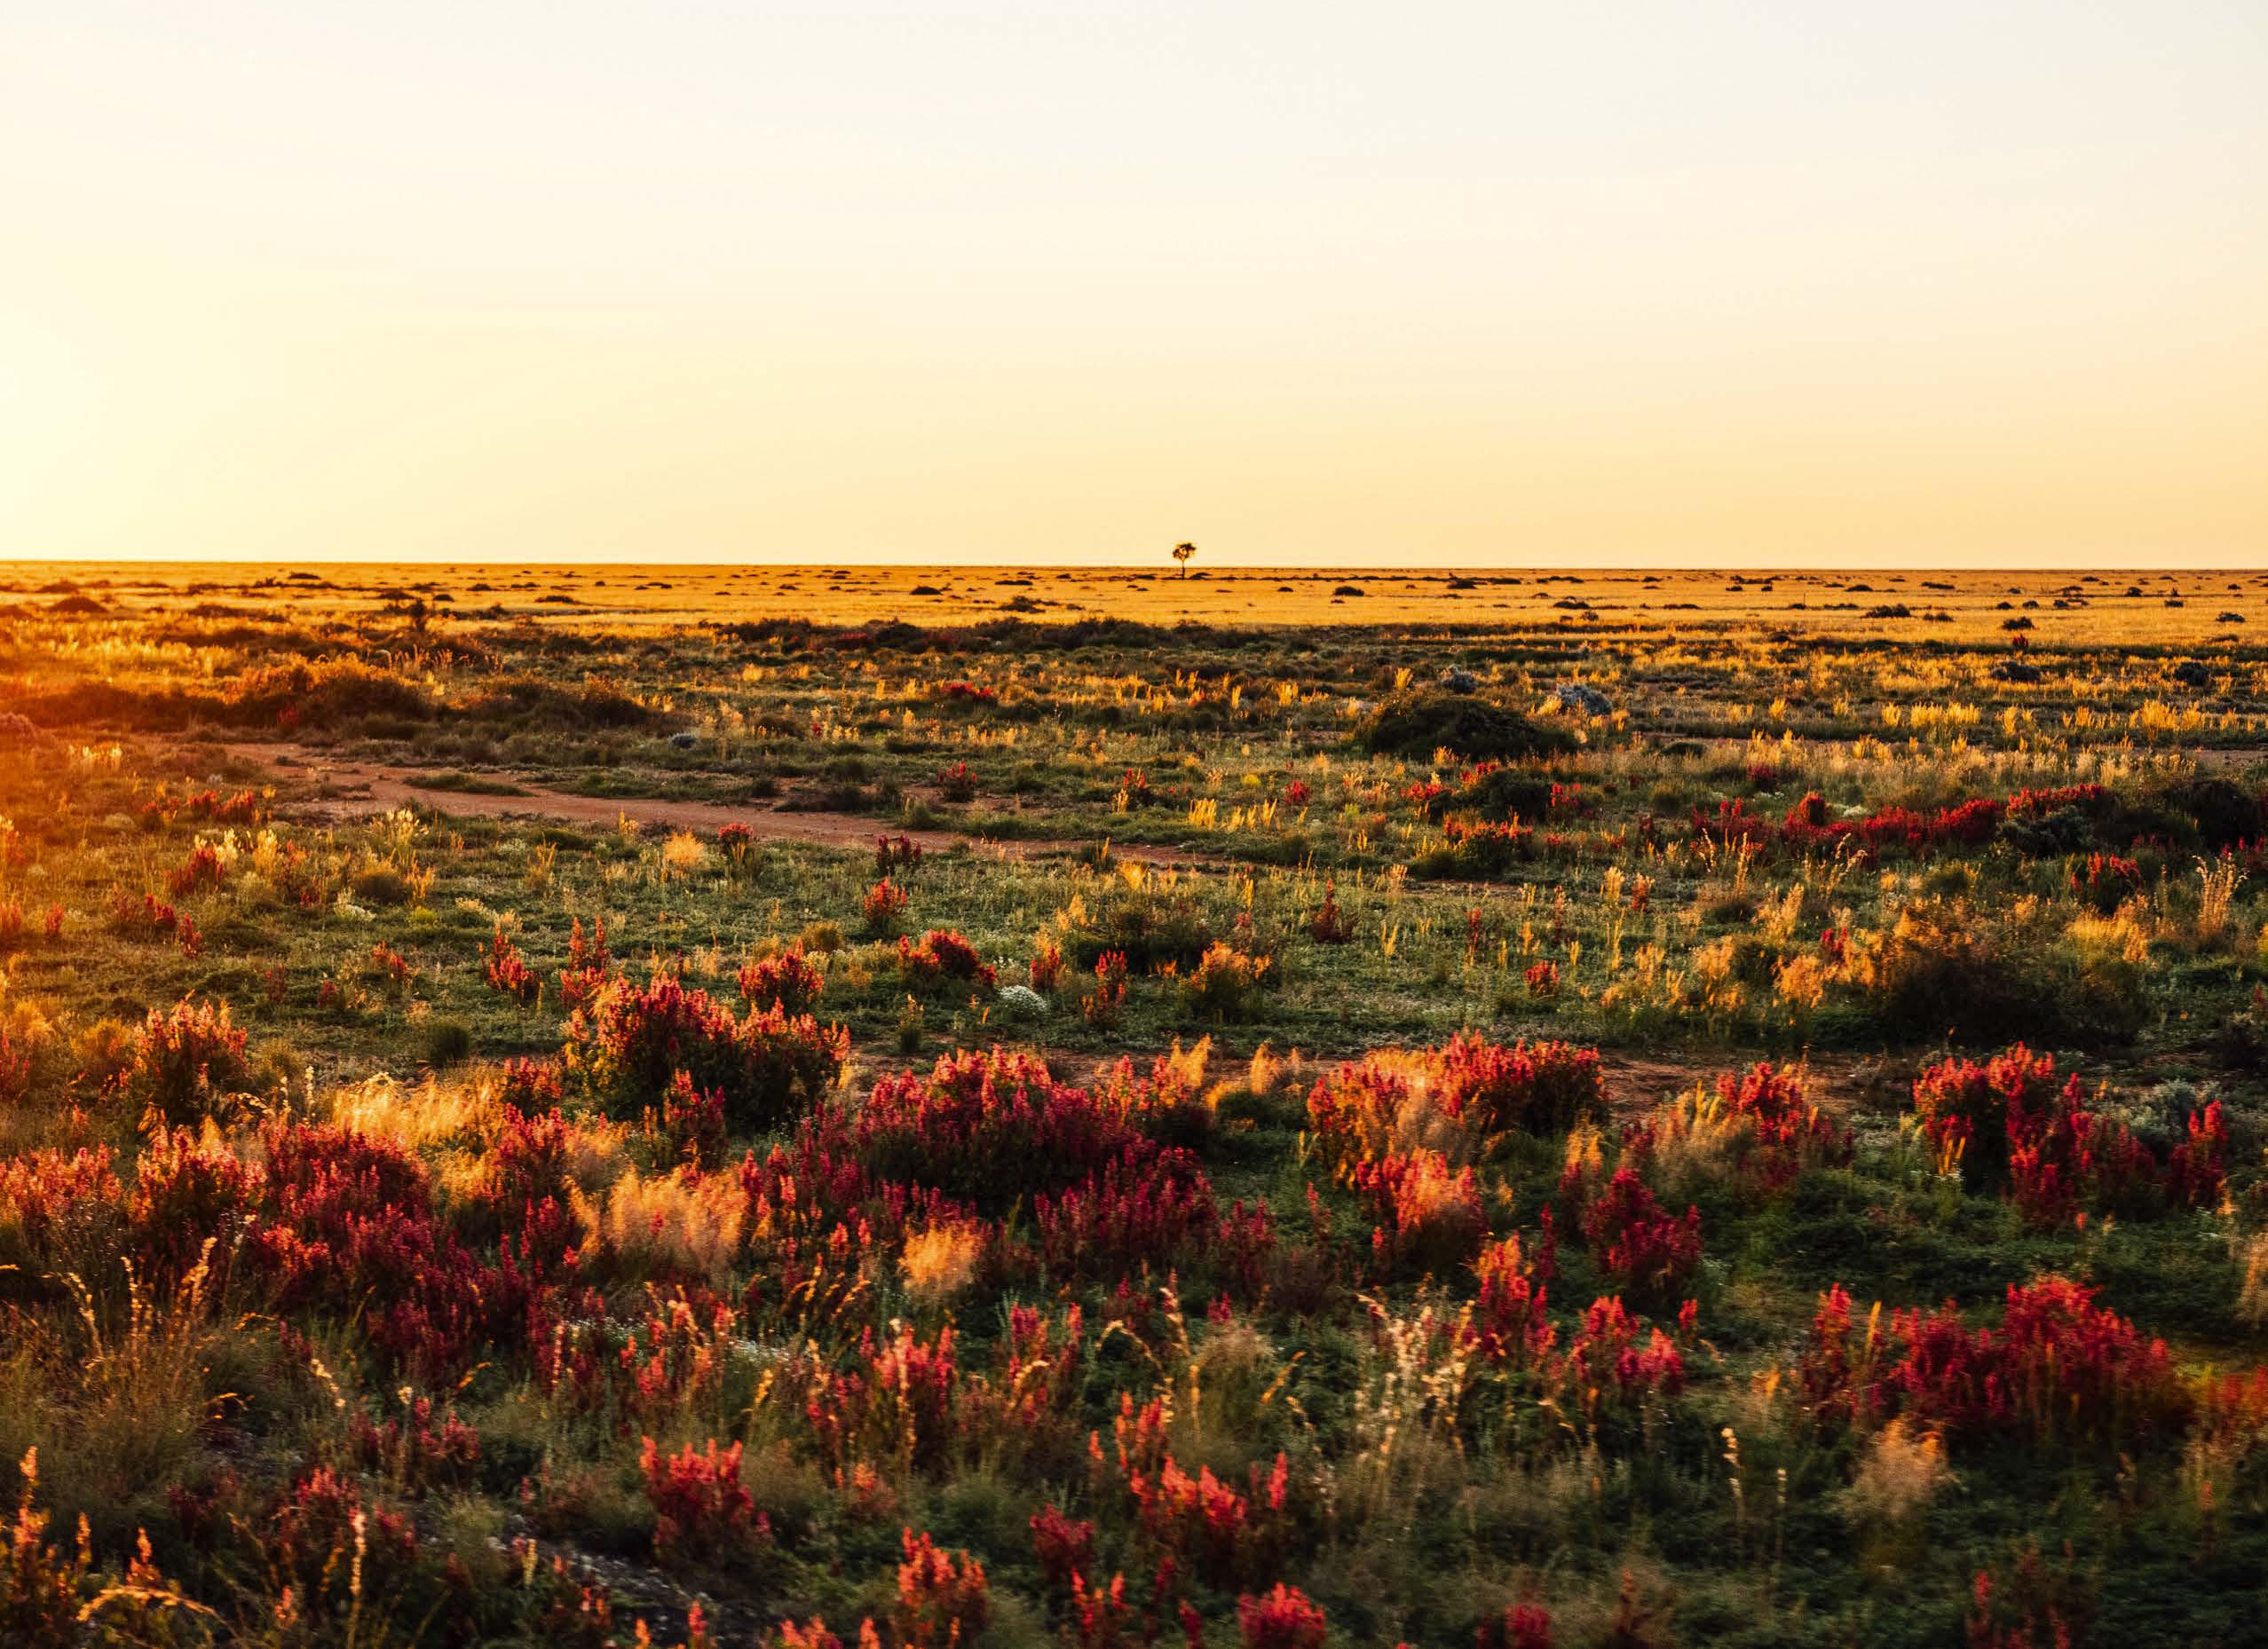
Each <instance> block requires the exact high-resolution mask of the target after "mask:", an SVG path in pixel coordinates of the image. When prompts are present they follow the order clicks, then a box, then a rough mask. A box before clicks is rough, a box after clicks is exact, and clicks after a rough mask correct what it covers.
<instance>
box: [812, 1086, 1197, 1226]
mask: <svg viewBox="0 0 2268 1649" xmlns="http://www.w3.org/2000/svg"><path fill="white" fill-rule="evenodd" d="M843 1145H844V1148H846V1149H847V1150H848V1151H849V1152H850V1153H851V1154H852V1155H854V1156H856V1157H857V1160H858V1161H859V1162H860V1163H861V1164H864V1166H865V1169H866V1170H867V1172H870V1173H872V1174H873V1175H874V1176H875V1177H876V1178H877V1179H881V1180H900V1181H904V1182H907V1183H910V1184H917V1185H923V1186H931V1187H936V1188H937V1189H939V1190H942V1191H943V1192H944V1193H945V1194H946V1195H949V1196H955V1197H960V1198H963V1199H965V1200H968V1201H970V1202H973V1203H978V1204H980V1205H982V1206H985V1207H988V1208H999V1209H1003V1210H1004V1209H1005V1208H1006V1207H1007V1206H1008V1203H1012V1202H1013V1201H1014V1200H1015V1198H1016V1197H1018V1196H1024V1195H1030V1194H1031V1193H1032V1192H1034V1191H1040V1190H1053V1189H1056V1188H1059V1187H1063V1186H1064V1185H1066V1184H1077V1183H1078V1182H1079V1181H1080V1180H1084V1179H1086V1178H1087V1176H1088V1175H1089V1174H1092V1173H1094V1172H1099V1171H1100V1170H1102V1168H1103V1167H1104V1166H1106V1165H1107V1164H1110V1163H1112V1162H1116V1161H1121V1160H1128V1159H1136V1158H1143V1157H1146V1156H1150V1155H1151V1154H1153V1153H1155V1151H1156V1148H1155V1147H1154V1146H1152V1145H1151V1144H1150V1141H1149V1140H1147V1139H1146V1138H1145V1137H1144V1136H1143V1135H1142V1132H1141V1130H1140V1129H1139V1128H1138V1127H1137V1126H1136V1125H1135V1124H1134V1121H1133V1119H1132V1118H1131V1116H1129V1115H1128V1114H1127V1112H1126V1109H1125V1108H1124V1107H1120V1106H1114V1105H1110V1104H1106V1103H1104V1102H1103V1101H1102V1100H1101V1099H1099V1098H1098V1097H1097V1096H1096V1095H1094V1093H1090V1092H1088V1091H1087V1089H1085V1088H1079V1087H1075V1086H1073V1085H1071V1084H1069V1083H1063V1082H1058V1081H1056V1080H1055V1077H1054V1075H1053V1074H1052V1073H1050V1072H1049V1070H1048V1069H1047V1064H1046V1062H1045V1061H1042V1060H1040V1059H1039V1058H1038V1057H1037V1056H1036V1055H1033V1054H1030V1053H1020V1052H1015V1051H1009V1050H1002V1049H998V1048H996V1049H993V1050H992V1051H990V1052H988V1053H972V1052H969V1051H968V1050H962V1051H960V1052H957V1053H949V1054H945V1055H944V1056H943V1057H941V1058H939V1059H938V1061H936V1065H935V1066H933V1067H932V1068H931V1069H930V1070H929V1073H928V1075H926V1076H923V1075H921V1074H918V1073H916V1072H913V1071H905V1072H900V1073H897V1074H895V1075H891V1076H886V1077H882V1078H881V1080H880V1081H878V1082H877V1083H875V1085H874V1089H873V1093H872V1094H870V1095H869V1096H868V1098H867V1100H866V1102H865V1105H864V1106H863V1107H861V1108H860V1109H859V1110H858V1112H857V1116H856V1118H855V1119H854V1120H853V1122H852V1123H851V1125H850V1133H849V1137H848V1138H847V1139H846V1140H844V1141H843ZM1186 1165H1188V1164H1185V1163H1184V1162H1183V1160H1182V1159H1181V1158H1179V1157H1176V1158H1173V1159H1170V1160H1169V1161H1168V1162H1167V1164H1166V1168H1167V1170H1168V1172H1172V1171H1174V1170H1176V1169H1180V1168H1182V1167H1185V1166H1186Z"/></svg>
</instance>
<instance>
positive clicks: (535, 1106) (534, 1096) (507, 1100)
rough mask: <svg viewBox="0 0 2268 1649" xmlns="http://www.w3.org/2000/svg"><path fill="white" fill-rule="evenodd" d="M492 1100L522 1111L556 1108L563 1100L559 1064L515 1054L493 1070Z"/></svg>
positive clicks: (565, 1094) (552, 1060)
mask: <svg viewBox="0 0 2268 1649" xmlns="http://www.w3.org/2000/svg"><path fill="white" fill-rule="evenodd" d="M496 1097H497V1099H498V1100H500V1101H502V1102H503V1103H504V1104H506V1105H508V1106H513V1107H516V1108H518V1109H520V1110H523V1111H534V1110H539V1109H551V1108H554V1107H556V1106H557V1105H558V1104H559V1103H560V1102H561V1101H563V1100H565V1098H566V1097H567V1090H566V1084H565V1077H564V1076H563V1074H562V1072H561V1069H560V1065H559V1061H557V1060H555V1059H526V1058H523V1057H521V1056H519V1055H517V1054H515V1055H514V1056H513V1057H511V1058H510V1059H508V1060H506V1061H504V1062H503V1063H502V1064H501V1065H499V1066H497V1067H496Z"/></svg>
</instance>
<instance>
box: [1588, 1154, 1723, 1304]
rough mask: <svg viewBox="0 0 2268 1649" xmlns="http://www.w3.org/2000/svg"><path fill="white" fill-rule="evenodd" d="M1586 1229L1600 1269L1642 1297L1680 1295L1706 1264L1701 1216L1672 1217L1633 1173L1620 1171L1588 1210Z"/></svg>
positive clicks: (1693, 1213)
mask: <svg viewBox="0 0 2268 1649" xmlns="http://www.w3.org/2000/svg"><path fill="white" fill-rule="evenodd" d="M1582 1226H1583V1235H1584V1238H1585V1239H1586V1240H1587V1241H1588V1242H1589V1243H1590V1244H1591V1255H1592V1258H1593V1259H1595V1260H1596V1261H1597V1262H1598V1263H1599V1266H1600V1268H1601V1269H1602V1270H1604V1271H1606V1272H1607V1273H1608V1274H1609V1275H1611V1276H1614V1277H1616V1278H1618V1279H1619V1280H1620V1281H1621V1282H1622V1283H1623V1286H1624V1287H1625V1288H1627V1289H1630V1290H1633V1291H1635V1292H1638V1293H1641V1294H1647V1295H1651V1296H1655V1297H1660V1296H1664V1295H1669V1294H1671V1293H1674V1292H1675V1291H1676V1290H1679V1289H1681V1288H1683V1287H1684V1286H1685V1284H1686V1282H1687V1280H1688V1279H1690V1278H1691V1277H1692V1275H1693V1272H1694V1267H1695V1266H1697V1265H1699V1264H1700V1263H1701V1211H1700V1210H1698V1209H1695V1208H1688V1209H1687V1210H1686V1211H1685V1217H1684V1218H1683V1219H1673V1218H1671V1216H1670V1215H1669V1214H1668V1213H1666V1212H1664V1211H1663V1207H1662V1205H1661V1203H1658V1202H1657V1201H1656V1200H1655V1196H1654V1193H1653V1191H1652V1190H1651V1189H1650V1188H1649V1187H1648V1186H1647V1184H1646V1182H1645V1180H1641V1179H1640V1177H1639V1175H1638V1171H1637V1170H1635V1169H1633V1168H1617V1169H1616V1170H1615V1172H1614V1177H1613V1178H1612V1179H1610V1180H1608V1181H1607V1184H1606V1187H1605V1188H1604V1189H1603V1190H1601V1191H1600V1193H1599V1195H1597V1196H1596V1197H1595V1198H1593V1199H1592V1201H1591V1203H1589V1205H1588V1206H1587V1207H1585V1208H1584V1210H1583V1214H1582Z"/></svg>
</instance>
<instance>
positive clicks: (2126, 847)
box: [0, 565, 2268, 1649]
mask: <svg viewBox="0 0 2268 1649" xmlns="http://www.w3.org/2000/svg"><path fill="white" fill-rule="evenodd" d="M2254 625H2260V626H2262V627H2263V628H2262V630H2261V631H2260V632H2259V634H2260V635H2263V636H2264V637H2268V578H2264V577H2262V576H2257V575H2251V574H2241V575H2239V574H2225V573H2216V574H2204V573H2180V574H2176V575H2170V576H2169V575H2167V574H2164V573H2162V572H2153V573H2152V574H2149V575H2147V576H2143V577H2137V578H2129V577H2125V576H2112V575H2076V574H2074V575H2057V576H2043V575H2036V574H2033V575H2024V576H2021V577H2019V576H2014V575H1982V574H1965V575H1958V576H1956V575H1943V576H1937V575H1928V574H1921V573H1908V574H1882V573H1868V574H1860V575H1848V576H1829V575H1823V574H1810V575H1794V574H1784V573H1783V574H1777V575H1764V574H1758V575H1754V576H1739V577H1735V576H1731V575H1726V576H1717V577H1712V578H1710V579H1708V580H1696V579H1690V578H1682V577H1679V576H1672V575H1667V574H1662V575H1650V576H1649V575H1646V574H1640V573H1615V574H1600V573H1592V574H1568V573H1551V574H1542V573H1520V574H1515V573H1507V572H1473V573H1467V574H1441V575H1428V576H1426V577H1424V578H1418V577H1413V576H1411V575H1403V574H1400V573H1395V574H1378V575H1371V574H1344V575H1342V574H1322V575H1318V574H1315V573H1312V572H1303V573H1299V574H1276V573H1254V572H1237V573H1235V574H1233V575H1232V574H1229V573H1228V572H1215V573H1213V575H1212V576H1210V577H1208V576H1205V574H1203V573H1197V574H1193V575H1192V576H1190V577H1189V578H1188V579H1183V578H1181V577H1178V576H1176V575H1174V573H1171V572H1168V573H1165V574H1162V575H1155V574H1153V575H1134V574H1127V573H1116V574H1106V573H1099V572H1079V573H1069V572H1066V573H1063V574H1057V573H1055V572H1053V571H1051V570H1039V571H1033V572H999V571H983V572H971V571H969V570H967V569H959V570H952V571H943V570H937V569H896V570H889V571H887V572H866V573H859V572H843V571H840V570H836V571H829V570H824V569H800V570H789V569H768V570H733V571H731V572H723V571H716V570H709V571H687V570H666V571H663V570H651V569H636V568H627V569H625V568H614V569H581V570H578V571H573V572H567V571H556V570H546V569H533V570H511V571H505V570H500V569H493V568H492V569H485V570H484V569H474V568H446V569H442V568H432V567H418V568H408V567H397V568H367V567H366V568H321V569H313V570H305V571H300V572H291V571H288V570H274V569H244V568H223V569H204V570H199V571H194V572H192V571H188V570H183V569H162V568H140V569H136V568H115V569H87V568H80V569H75V570H64V569H59V568H52V567H29V566H22V565H18V566H13V567H9V566H4V565H0V970H4V971H0V1515H4V1517H5V1518H6V1519H7V1522H8V1530H7V1540H6V1546H5V1550H4V1552H0V1644H5V1645H32V1646H44V1645H80V1644H104V1645H224V1644H226V1645H234V1644H248V1645H273V1646H274V1649H285V1646H288V1645H332V1644H352V1645H365V1646H369V1649H380V1646H386V1645H451V1646H454V1645H555V1646H557V1649H616V1646H618V1645H636V1644H647V1643H651V1644H654V1645H696V1644H710V1645H728V1644H730V1645H783V1646H786V1649H819V1646H821V1645H859V1644H862V1643H872V1644H875V1645H881V1646H884V1649H888V1646H892V1645H920V1646H921V1649H934V1646H941V1645H970V1646H972V1649H973V1646H976V1645H999V1646H1001V1649H1008V1646H1011V1645H1041V1644H1065V1645H1087V1646H1089V1649H1102V1646H1104V1645H1113V1646H1120V1649H1128V1646H1131V1645H1149V1644H1160V1645H1213V1646H1214V1649H1229V1646H1231V1645H1243V1646H1244V1649H1322V1646H1323V1645H1372V1644H1376V1645H1393V1644H1397V1643H1406V1644H1410V1645H1460V1646H1461V1645H1478V1646H1481V1649H1544V1646H1545V1645H1561V1646H1563V1649H1586V1646H1589V1645H1623V1646H1635V1645H1680V1644H1688V1645H1699V1644H1737V1645H1947V1644H1953V1645H1961V1644H1966V1645H1974V1646H1978V1649H1983V1646H1991V1649H2055V1646H2056V1645H2066V1644H2069V1645H2087V1644H2104V1645H2120V1646H2121V1649H2130V1646H2138V1645H2241V1644H2256V1643H2262V1642H2268V1606H2264V1604H2263V1601H2262V1597H2263V1591H2264V1582H2263V1576H2264V1574H2268V1172H2264V1169H2268V1156H2264V1148H2268V793H2264V786H2268V641H2261V642H2256V641H2255V640H2253V639H2251V637H2252V636H2253V635H2254V634H2255V632H2254V631H2253V630H2252V626H2254Z"/></svg>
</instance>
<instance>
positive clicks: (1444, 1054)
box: [1308, 1032, 1606, 1159]
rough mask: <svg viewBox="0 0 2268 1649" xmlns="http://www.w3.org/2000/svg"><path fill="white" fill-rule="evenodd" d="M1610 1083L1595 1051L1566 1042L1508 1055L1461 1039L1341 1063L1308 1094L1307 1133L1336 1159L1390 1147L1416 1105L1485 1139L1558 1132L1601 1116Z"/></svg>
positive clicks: (1519, 1048)
mask: <svg viewBox="0 0 2268 1649" xmlns="http://www.w3.org/2000/svg"><path fill="white" fill-rule="evenodd" d="M1605 1097H1606V1082H1605V1078H1604V1077H1603V1076H1602V1075H1601V1074H1600V1067H1599V1054H1598V1051H1597V1050H1596V1049H1594V1048H1577V1047H1575V1046H1573V1045H1570V1044H1569V1043H1565V1042H1537V1043H1528V1042H1520V1043H1516V1044H1514V1045H1512V1046H1510V1047H1505V1046H1504V1045H1502V1044H1500V1043H1494V1042H1490V1041H1487V1040H1485V1039H1484V1038H1479V1037H1468V1036H1466V1035H1464V1034H1463V1033H1461V1032H1460V1033H1459V1034H1458V1035H1457V1036H1456V1037H1453V1038H1450V1040H1449V1041H1448V1042H1447V1043H1444V1044H1443V1045H1441V1046H1439V1047H1433V1048H1418V1049H1413V1050H1410V1051H1407V1052H1403V1051H1395V1050H1387V1051H1381V1052H1379V1053H1371V1054H1369V1055H1367V1056H1366V1057H1365V1058H1363V1060H1362V1061H1360V1062H1358V1063H1352V1064H1345V1063H1342V1064H1341V1065H1339V1067H1338V1068H1337V1069H1335V1070H1333V1071H1332V1073H1331V1074H1330V1075H1329V1076H1327V1077H1323V1078H1322V1079H1321V1080H1319V1081H1318V1082H1317V1083H1316V1085H1315V1088H1314V1089H1313V1091H1312V1092H1310V1093H1309V1094H1308V1125H1309V1126H1310V1127H1311V1128H1312V1129H1313V1130H1314V1132H1316V1135H1317V1136H1318V1137H1319V1138H1321V1139H1322V1140H1324V1141H1326V1142H1327V1143H1328V1144H1329V1145H1330V1146H1331V1147H1332V1149H1333V1150H1334V1151H1335V1152H1336V1153H1337V1154H1338V1155H1339V1156H1341V1157H1342V1158H1347V1157H1352V1158H1355V1159H1362V1158H1367V1157H1372V1156H1379V1155H1381V1154H1383V1153H1384V1152H1386V1151H1387V1150H1388V1149H1390V1148H1391V1144H1390V1142H1391V1140H1393V1139H1394V1138H1395V1131H1396V1128H1397V1126H1398V1124H1399V1121H1400V1119H1401V1118H1402V1117H1403V1115H1404V1113H1405V1111H1407V1110H1408V1109H1410V1108H1411V1105H1412V1104H1413V1102H1414V1101H1423V1102H1424V1104H1425V1105H1426V1106H1427V1107H1429V1108H1430V1109H1433V1110H1434V1111H1435V1112H1436V1113H1438V1114H1440V1115H1442V1116H1446V1117H1449V1118H1450V1119H1452V1120H1459V1121H1467V1122H1469V1123H1470V1124H1472V1126H1474V1128H1477V1129H1478V1130H1480V1131H1481V1132H1483V1133H1498V1132H1504V1131H1505V1130H1507V1129H1511V1128H1521V1129H1524V1130H1527V1131H1529V1132H1537V1133H1545V1132H1559V1131H1561V1130H1564V1129H1566V1128H1568V1127H1570V1126H1572V1125H1573V1124H1575V1123H1576V1122H1577V1121H1578V1120H1579V1119H1580V1118H1582V1117H1583V1116H1586V1115H1589V1114H1591V1113H1592V1112H1593V1111H1596V1110H1598V1109H1600V1108H1601V1107H1602V1106H1603V1104H1604V1102H1605Z"/></svg>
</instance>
